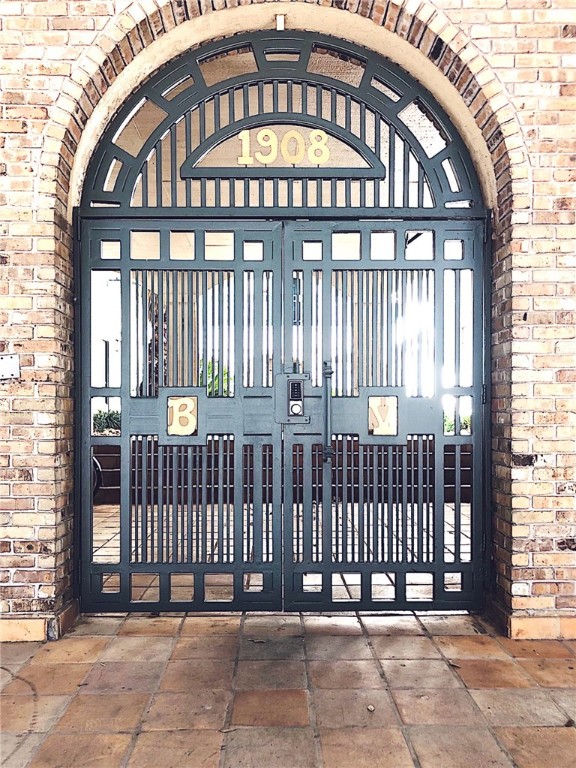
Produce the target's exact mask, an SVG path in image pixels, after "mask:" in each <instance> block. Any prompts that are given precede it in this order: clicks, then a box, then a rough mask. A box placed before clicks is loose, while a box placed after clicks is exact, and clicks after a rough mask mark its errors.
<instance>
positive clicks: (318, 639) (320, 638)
mask: <svg viewBox="0 0 576 768" xmlns="http://www.w3.org/2000/svg"><path fill="white" fill-rule="evenodd" d="M306 656H307V658H309V659H311V660H313V661H328V660H330V659H347V660H348V661H354V660H362V659H364V660H366V659H372V651H371V650H370V646H369V645H368V643H367V642H366V640H365V639H364V638H363V637H354V636H347V637H334V635H308V636H307V637H306Z"/></svg>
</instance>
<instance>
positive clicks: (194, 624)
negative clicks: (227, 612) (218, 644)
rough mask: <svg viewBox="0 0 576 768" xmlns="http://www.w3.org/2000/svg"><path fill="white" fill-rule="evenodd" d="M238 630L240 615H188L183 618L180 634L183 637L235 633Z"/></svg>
mask: <svg viewBox="0 0 576 768" xmlns="http://www.w3.org/2000/svg"><path fill="white" fill-rule="evenodd" d="M239 630H240V616H189V617H187V618H185V619H184V623H183V624H182V628H181V630H180V634H181V635H182V636H183V637H190V636H191V637H199V636H200V635H236V634H238V632H239Z"/></svg>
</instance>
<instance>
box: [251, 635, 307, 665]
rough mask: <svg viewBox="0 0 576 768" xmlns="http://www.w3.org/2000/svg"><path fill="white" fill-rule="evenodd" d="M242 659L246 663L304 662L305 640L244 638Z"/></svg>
mask: <svg viewBox="0 0 576 768" xmlns="http://www.w3.org/2000/svg"><path fill="white" fill-rule="evenodd" d="M240 658H241V659H243V660H246V661H258V660H266V659H278V660H284V661H302V660H303V659H304V638H302V637H274V636H262V637H258V638H253V637H243V638H242V640H241V641H240Z"/></svg>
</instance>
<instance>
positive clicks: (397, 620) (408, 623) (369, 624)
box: [362, 616, 425, 635]
mask: <svg viewBox="0 0 576 768" xmlns="http://www.w3.org/2000/svg"><path fill="white" fill-rule="evenodd" d="M362 624H363V625H364V628H365V629H366V631H367V632H368V634H369V635H423V634H424V633H425V630H424V627H423V626H422V624H421V623H420V622H419V621H418V619H417V618H416V617H415V616H362Z"/></svg>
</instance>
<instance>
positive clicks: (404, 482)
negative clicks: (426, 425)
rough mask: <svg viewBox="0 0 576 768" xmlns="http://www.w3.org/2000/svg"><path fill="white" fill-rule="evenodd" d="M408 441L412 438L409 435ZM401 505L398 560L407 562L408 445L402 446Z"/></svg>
mask: <svg viewBox="0 0 576 768" xmlns="http://www.w3.org/2000/svg"><path fill="white" fill-rule="evenodd" d="M408 437H409V439H410V438H412V439H413V436H411V435H409V436H408ZM399 485H400V492H401V495H402V503H401V505H400V509H399V526H398V527H399V529H400V528H401V530H402V550H401V555H400V560H401V562H403V563H407V562H408V445H403V446H402V474H401V479H400V482H399Z"/></svg>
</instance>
